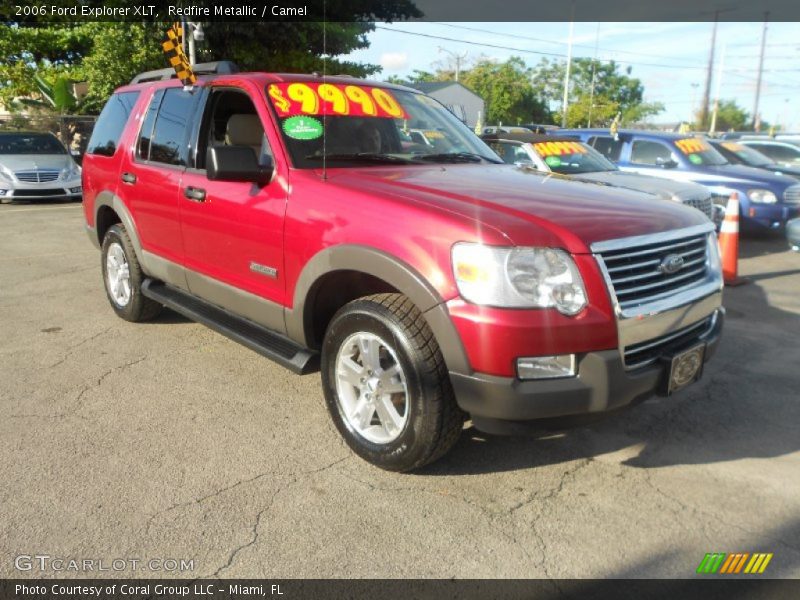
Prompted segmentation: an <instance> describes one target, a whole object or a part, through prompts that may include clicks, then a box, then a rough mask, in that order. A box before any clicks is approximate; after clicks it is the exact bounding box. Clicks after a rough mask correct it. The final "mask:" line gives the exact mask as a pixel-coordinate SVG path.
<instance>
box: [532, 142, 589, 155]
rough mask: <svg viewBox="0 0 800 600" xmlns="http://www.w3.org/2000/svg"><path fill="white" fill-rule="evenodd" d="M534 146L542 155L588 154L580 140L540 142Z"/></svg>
mask: <svg viewBox="0 0 800 600" xmlns="http://www.w3.org/2000/svg"><path fill="white" fill-rule="evenodd" d="M533 148H534V150H536V152H538V153H539V156H542V157H548V156H564V155H565V154H586V148H584V147H583V146H582V145H581V144H579V143H578V142H539V143H536V144H534V145H533Z"/></svg>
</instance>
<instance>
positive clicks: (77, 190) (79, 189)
mask: <svg viewBox="0 0 800 600" xmlns="http://www.w3.org/2000/svg"><path fill="white" fill-rule="evenodd" d="M82 191H83V188H82V187H81V186H78V187H74V188H69V193H70V194H80V193H81V192H82Z"/></svg>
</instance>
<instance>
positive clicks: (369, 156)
mask: <svg viewBox="0 0 800 600" xmlns="http://www.w3.org/2000/svg"><path fill="white" fill-rule="evenodd" d="M306 160H319V161H323V160H330V161H364V162H376V163H389V164H403V165H408V164H414V163H416V162H417V161H415V160H412V159H410V158H403V157H402V156H394V155H393V154H381V153H379V152H351V153H340V154H309V155H308V156H306Z"/></svg>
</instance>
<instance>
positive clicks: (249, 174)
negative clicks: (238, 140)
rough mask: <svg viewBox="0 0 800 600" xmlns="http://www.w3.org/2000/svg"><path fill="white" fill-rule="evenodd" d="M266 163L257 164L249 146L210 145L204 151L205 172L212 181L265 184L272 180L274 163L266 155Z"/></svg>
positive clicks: (254, 153)
mask: <svg viewBox="0 0 800 600" xmlns="http://www.w3.org/2000/svg"><path fill="white" fill-rule="evenodd" d="M266 158H267V164H265V165H260V164H258V157H257V156H256V152H255V150H253V149H252V148H251V147H250V146H210V147H209V148H208V151H207V152H206V174H207V177H208V178H209V179H210V180H212V181H249V182H252V183H255V184H257V185H260V186H263V185H267V184H268V183H269V182H270V181H272V175H273V172H274V170H275V165H274V163H273V162H272V157H271V156H267V157H266Z"/></svg>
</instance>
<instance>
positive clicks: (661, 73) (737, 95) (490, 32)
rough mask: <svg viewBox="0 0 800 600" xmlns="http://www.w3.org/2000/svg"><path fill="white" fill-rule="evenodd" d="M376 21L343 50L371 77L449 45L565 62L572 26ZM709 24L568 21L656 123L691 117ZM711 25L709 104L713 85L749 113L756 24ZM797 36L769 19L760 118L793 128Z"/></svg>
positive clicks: (799, 85)
mask: <svg viewBox="0 0 800 600" xmlns="http://www.w3.org/2000/svg"><path fill="white" fill-rule="evenodd" d="M377 26H378V29H377V30H376V31H374V32H372V33H371V34H369V41H370V47H369V48H368V49H364V50H359V51H356V52H353V53H352V54H350V55H349V56H348V57H347V58H348V60H355V61H359V62H368V63H373V64H378V65H380V66H381V67H382V68H383V70H382V71H381V73H380V74H378V75H377V76H375V78H376V79H385V78H387V77H389V76H392V75H396V76H400V77H403V76H407V75H410V74H411V73H412V72H413V70H414V69H419V70H427V71H433V70H435V68H436V65H435V64H434V63H436V62H437V61H446V60H447V59H448V56H449V54H448V52H449V53H451V54H453V55H456V54H457V55H463V54H464V53H466V54H467V58H466V62H467V64H469V62H470V61H475V60H476V59H479V58H483V57H487V58H491V59H496V60H499V61H504V60H506V59H507V58H509V57H510V56H515V55H516V56H520V57H521V58H523V59H524V60H525V62H526V63H527V64H528V65H529V66H534V65H535V64H536V63H538V62H539V60H540V59H541V58H542V57H543V56H548V58H551V59H558V58H559V57H561V58H562V59H566V55H567V47H568V40H569V30H570V24H569V23H469V22H467V23H429V22H398V23H394V24H378V25H377ZM712 26H713V25H712V23H599V24H598V23H575V24H574V31H573V51H572V55H573V57H586V58H594V57H595V56H596V57H597V58H598V59H600V60H610V59H613V60H615V61H617V62H619V63H620V66H621V67H623V68H624V67H627V66H628V65H630V66H631V67H632V72H631V76H633V77H637V78H639V79H640V80H641V81H642V83H643V85H644V90H645V100H646V101H658V102H662V103H663V104H664V105H665V107H666V110H665V111H664V112H662V113H660V114H659V115H657V116H656V117H653V121H654V122H657V123H671V122H679V121H683V120H690V119H691V116H692V114H693V113H694V112H695V111H696V110H697V108H698V107H699V105H700V101H701V99H702V95H703V89H704V86H705V78H706V72H707V71H706V69H707V65H708V55H709V50H710V47H711V31H712ZM717 27H718V28H717V52H716V61H715V65H714V71H713V81H712V85H711V99H712V102H713V99H714V97H715V95H716V91H717V87H718V86H719V95H720V98H721V99H723V100H735V101H736V102H737V104H739V106H741V107H743V108H744V109H745V110H747V112H748V113H751V114H752V112H753V107H754V102H755V91H756V81H757V74H758V58H759V52H760V46H761V35H762V29H763V23H719V24H718V26H717ZM798 34H800V23H769V24H768V27H767V40H766V42H767V46H766V52H765V58H764V75H763V83H762V87H761V99H760V102H759V112H760V113H761V117H762V119H764V120H766V121H769V122H770V123H773V124H774V123H780V124H781V125H783V126H784V128H785V130H790V131H797V130H800V60H798V59H800V35H798ZM425 36H434V37H425ZM440 38H448V39H446V40H445V39H440ZM492 45H494V46H504V47H508V48H513V49H511V50H509V49H501V48H496V47H492ZM595 47H596V48H597V52H596V54H595ZM723 53H724V63H723V64H722V71H721V77H720V71H719V69H720V62H721V58H722V55H723ZM551 55H555V56H551ZM556 108H557V107H556Z"/></svg>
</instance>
